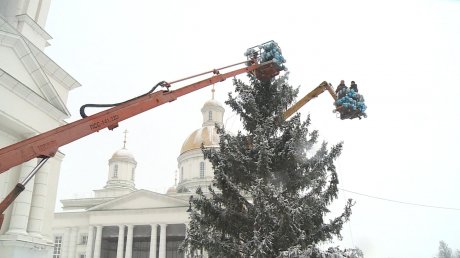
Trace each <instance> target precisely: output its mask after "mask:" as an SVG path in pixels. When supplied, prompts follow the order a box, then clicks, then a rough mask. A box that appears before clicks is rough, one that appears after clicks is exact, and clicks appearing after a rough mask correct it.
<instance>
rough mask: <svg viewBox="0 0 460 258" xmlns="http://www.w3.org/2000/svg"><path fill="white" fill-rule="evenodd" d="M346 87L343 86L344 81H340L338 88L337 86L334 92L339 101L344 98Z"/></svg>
mask: <svg viewBox="0 0 460 258" xmlns="http://www.w3.org/2000/svg"><path fill="white" fill-rule="evenodd" d="M347 89H348V88H347V86H346V85H345V81H344V80H341V81H340V84H339V86H337V89H336V90H335V93H336V94H337V97H338V98H339V99H340V98H341V97H343V96H345V94H346V92H347V91H346V90H347Z"/></svg>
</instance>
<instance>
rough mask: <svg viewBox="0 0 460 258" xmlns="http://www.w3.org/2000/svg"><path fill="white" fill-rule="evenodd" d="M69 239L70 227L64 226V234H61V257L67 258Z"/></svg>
mask: <svg viewBox="0 0 460 258" xmlns="http://www.w3.org/2000/svg"><path fill="white" fill-rule="evenodd" d="M69 240H70V228H65V230H64V234H63V235H62V249H61V253H62V257H63V258H67V254H68V253H69Z"/></svg>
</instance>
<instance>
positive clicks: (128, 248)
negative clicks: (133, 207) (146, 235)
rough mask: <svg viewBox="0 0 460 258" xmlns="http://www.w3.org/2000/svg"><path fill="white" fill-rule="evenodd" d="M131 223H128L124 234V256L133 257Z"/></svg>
mask: <svg viewBox="0 0 460 258" xmlns="http://www.w3.org/2000/svg"><path fill="white" fill-rule="evenodd" d="M133 229H134V226H133V225H128V233H127V234H126V254H125V258H132V257H133Z"/></svg>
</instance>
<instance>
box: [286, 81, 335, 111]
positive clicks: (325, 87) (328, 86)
mask: <svg viewBox="0 0 460 258" xmlns="http://www.w3.org/2000/svg"><path fill="white" fill-rule="evenodd" d="M326 90H327V91H328V92H329V94H331V96H332V98H333V99H334V101H336V100H337V95H336V94H335V92H334V90H333V89H332V86H331V84H330V83H328V82H326V81H323V82H322V83H321V84H320V85H319V86H318V87H316V88H314V89H313V90H312V91H310V92H309V93H308V94H307V95H305V96H304V97H303V98H302V99H301V100H299V101H298V102H297V103H295V104H294V105H293V106H292V107H290V108H289V109H288V110H286V111H285V112H284V120H286V119H288V118H289V117H291V116H292V114H294V113H295V112H297V110H299V109H300V108H301V107H303V106H304V105H305V104H307V103H308V102H309V101H310V100H312V99H313V98H316V97H318V96H319V95H320V94H321V93H323V92H324V91H326Z"/></svg>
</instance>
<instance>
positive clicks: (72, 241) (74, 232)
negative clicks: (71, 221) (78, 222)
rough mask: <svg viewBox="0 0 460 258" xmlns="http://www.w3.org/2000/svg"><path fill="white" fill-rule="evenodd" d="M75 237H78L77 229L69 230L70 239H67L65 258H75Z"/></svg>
mask: <svg viewBox="0 0 460 258" xmlns="http://www.w3.org/2000/svg"><path fill="white" fill-rule="evenodd" d="M77 235H78V228H77V227H73V228H72V229H71V230H70V239H69V253H68V254H67V257H69V258H75V250H76V248H77Z"/></svg>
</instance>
